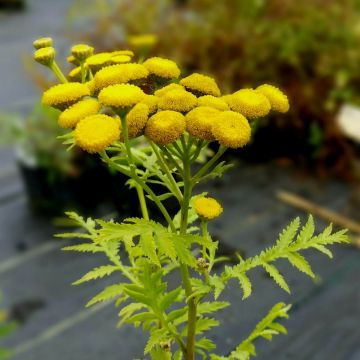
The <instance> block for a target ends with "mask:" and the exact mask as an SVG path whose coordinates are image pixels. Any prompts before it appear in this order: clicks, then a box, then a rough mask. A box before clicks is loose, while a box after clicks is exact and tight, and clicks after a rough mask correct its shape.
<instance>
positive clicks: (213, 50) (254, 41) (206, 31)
mask: <svg viewBox="0 0 360 360" xmlns="http://www.w3.org/2000/svg"><path fill="white" fill-rule="evenodd" d="M96 4H99V2H92V9H93V13H92V15H91V6H89V3H88V2H87V6H86V8H87V9H88V15H89V17H90V18H91V25H92V26H91V27H89V29H88V31H87V32H86V33H85V34H84V32H81V34H80V35H79V37H81V39H85V40H86V41H88V42H90V43H92V44H94V45H96V46H97V47H102V48H103V49H104V50H107V49H112V48H117V47H121V46H124V44H126V43H129V42H128V41H127V39H128V38H129V37H130V36H132V35H134V34H142V33H143V32H146V33H151V34H154V35H155V36H157V37H158V42H157V43H156V44H155V45H154V46H153V48H152V52H150V54H153V55H154V54H162V55H163V56H166V57H169V58H173V59H175V60H176V61H177V62H178V63H179V64H181V66H182V67H183V68H184V69H185V71H202V72H206V73H210V74H213V75H214V76H216V78H217V80H218V81H219V83H220V84H221V86H222V87H223V88H224V89H226V91H228V92H231V91H234V90H236V89H237V88H238V86H239V85H238V84H243V85H245V86H254V84H256V85H258V84H261V83H263V82H264V81H266V80H267V79H269V78H270V79H277V83H278V84H279V86H281V87H282V88H283V89H285V91H286V93H287V94H288V95H289V97H290V98H291V99H293V101H292V109H291V111H290V112H289V114H288V116H287V118H286V120H285V119H284V118H283V117H281V116H277V115H276V114H273V115H272V116H271V118H270V119H269V120H267V119H265V120H264V121H262V122H260V123H259V124H258V128H257V131H256V133H255V134H254V137H253V145H254V146H250V147H249V148H248V149H246V150H245V152H244V153H245V154H244V155H246V156H248V157H251V158H254V159H256V160H268V159H271V158H276V157H283V156H287V157H290V158H293V159H295V160H296V161H297V165H298V164H299V162H301V163H303V164H308V165H314V166H316V167H318V168H319V170H320V171H325V172H328V173H329V172H330V173H334V174H340V175H346V174H347V173H348V172H349V167H350V165H351V154H352V151H351V149H350V146H349V144H348V143H347V141H346V139H345V138H344V137H343V135H342V134H341V133H340V131H339V129H338V128H337V126H336V123H335V118H336V114H337V112H338V108H339V106H340V104H342V103H343V102H348V101H351V102H358V101H359V86H358V84H359V81H360V72H359V68H358V63H359V61H360V52H359V51H358V43H359V33H360V32H359V25H358V17H359V12H360V7H359V3H358V1H356V0H344V1H341V4H340V3H339V1H336V0H328V1H325V0H314V1H300V2H299V1H292V0H269V1H262V0H259V1H256V0H236V1H233V0H224V1H217V2H215V3H214V2H213V1H209V0H192V1H174V0H157V1H152V0H140V1H129V0H125V1H123V0H122V1H115V2H113V1H111V2H110V1H102V2H101V7H102V8H101V10H102V11H98V10H99V9H98V7H97V6H96ZM83 8H84V6H83V1H82V0H76V1H75V2H74V5H73V7H72V9H71V14H72V16H71V19H72V21H73V23H76V21H77V20H78V19H79V18H81V19H82V18H83V17H84V13H83ZM80 11H81V12H80ZM159 19H161V21H160V20H159ZM94 23H95V26H94ZM334 24H338V25H337V26H334ZM104 39H105V40H104ZM174 44H176V46H174ZM130 45H131V43H130ZM314 99H321V101H316V100H314ZM314 123H315V124H316V125H317V128H318V129H319V130H320V131H321V134H322V135H321V136H322V138H323V141H322V147H321V149H317V148H315V149H314V146H313V143H312V141H311V140H310V141H309V138H312V136H313V129H314V126H313V124H314ZM269 133H271V136H269Z"/></svg>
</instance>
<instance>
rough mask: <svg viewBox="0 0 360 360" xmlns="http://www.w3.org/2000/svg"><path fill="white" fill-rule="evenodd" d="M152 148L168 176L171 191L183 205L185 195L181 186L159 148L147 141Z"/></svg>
mask: <svg viewBox="0 0 360 360" xmlns="http://www.w3.org/2000/svg"><path fill="white" fill-rule="evenodd" d="M147 140H148V142H149V144H150V146H151V148H152V149H153V150H154V153H155V155H156V157H157V159H158V161H159V164H160V167H161V169H162V171H163V172H164V173H165V174H166V176H167V178H168V180H169V182H170V185H171V189H170V190H172V191H173V193H174V194H175V196H176V198H177V199H178V200H179V203H180V204H181V203H182V201H183V195H182V193H181V191H180V189H179V186H178V184H177V183H176V181H175V179H174V177H173V175H172V174H171V171H170V169H169V167H168V166H167V164H166V162H165V160H164V158H163V156H162V155H161V153H160V151H159V149H158V148H157V146H156V145H155V144H154V143H153V142H152V141H151V140H150V139H147Z"/></svg>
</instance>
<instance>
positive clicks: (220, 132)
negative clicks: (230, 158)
mask: <svg viewBox="0 0 360 360" xmlns="http://www.w3.org/2000/svg"><path fill="white" fill-rule="evenodd" d="M211 130H212V133H213V135H214V137H215V139H216V140H217V141H218V142H219V143H220V144H221V145H223V146H226V147H229V148H233V149H236V148H240V147H243V146H244V145H246V144H247V143H248V142H249V141H250V137H251V128H250V125H249V122H248V121H247V120H246V118H245V117H244V116H243V115H241V114H239V113H236V112H234V111H224V112H222V113H221V114H220V115H219V116H218V117H217V119H216V121H215V122H214V124H213V126H212V129H211Z"/></svg>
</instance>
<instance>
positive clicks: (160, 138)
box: [145, 110, 186, 145]
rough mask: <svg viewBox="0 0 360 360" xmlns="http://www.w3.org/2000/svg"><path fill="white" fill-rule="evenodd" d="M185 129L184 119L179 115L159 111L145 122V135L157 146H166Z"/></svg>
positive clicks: (167, 111) (172, 112)
mask: <svg viewBox="0 0 360 360" xmlns="http://www.w3.org/2000/svg"><path fill="white" fill-rule="evenodd" d="M185 127H186V124H185V118H184V115H182V114H181V113H179V112H176V111H172V110H165V111H159V112H157V113H156V114H155V115H153V116H152V117H151V118H150V119H149V121H148V122H147V124H146V127H145V135H146V136H147V137H148V138H149V139H151V140H153V141H154V142H155V143H157V144H159V145H168V144H171V143H173V142H174V141H176V140H178V139H179V138H180V136H181V135H182V134H183V133H184V131H185Z"/></svg>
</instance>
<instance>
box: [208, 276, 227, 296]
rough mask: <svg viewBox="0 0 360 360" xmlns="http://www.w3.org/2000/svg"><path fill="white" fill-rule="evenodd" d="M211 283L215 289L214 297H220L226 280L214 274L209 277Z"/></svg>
mask: <svg viewBox="0 0 360 360" xmlns="http://www.w3.org/2000/svg"><path fill="white" fill-rule="evenodd" d="M209 284H210V286H211V287H212V288H213V289H214V299H215V300H216V299H218V298H219V296H220V295H221V293H222V292H223V290H224V289H225V283H224V281H223V280H222V278H221V277H219V276H218V275H213V276H210V277H209Z"/></svg>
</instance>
